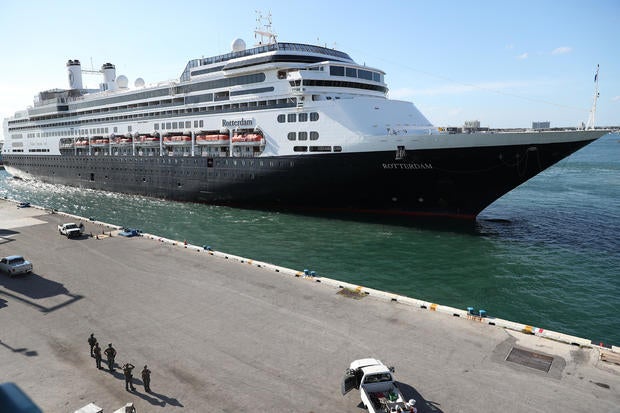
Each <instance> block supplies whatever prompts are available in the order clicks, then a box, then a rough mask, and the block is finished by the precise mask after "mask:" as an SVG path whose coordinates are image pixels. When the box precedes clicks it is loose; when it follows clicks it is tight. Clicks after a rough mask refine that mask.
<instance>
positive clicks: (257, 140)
mask: <svg viewBox="0 0 620 413" xmlns="http://www.w3.org/2000/svg"><path fill="white" fill-rule="evenodd" d="M232 142H233V143H245V144H250V145H257V144H261V143H262V142H263V135H260V134H258V133H244V134H243V135H241V134H240V135H234V136H233V137H232Z"/></svg>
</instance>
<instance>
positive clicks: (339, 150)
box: [334, 146, 342, 152]
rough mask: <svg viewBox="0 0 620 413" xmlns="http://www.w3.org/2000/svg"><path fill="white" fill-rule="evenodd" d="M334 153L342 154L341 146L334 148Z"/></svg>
mask: <svg viewBox="0 0 620 413" xmlns="http://www.w3.org/2000/svg"><path fill="white" fill-rule="evenodd" d="M334 152H342V146H334Z"/></svg>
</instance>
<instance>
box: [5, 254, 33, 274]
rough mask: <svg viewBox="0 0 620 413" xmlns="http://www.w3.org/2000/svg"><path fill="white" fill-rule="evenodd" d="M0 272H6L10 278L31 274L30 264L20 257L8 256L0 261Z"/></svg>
mask: <svg viewBox="0 0 620 413" xmlns="http://www.w3.org/2000/svg"><path fill="white" fill-rule="evenodd" d="M0 271H2V272H6V273H7V274H9V276H10V277H12V276H14V275H17V274H26V273H29V272H32V263H31V262H30V261H28V260H26V259H25V258H24V257H22V256H21V255H9V256H8V257H4V258H2V259H0Z"/></svg>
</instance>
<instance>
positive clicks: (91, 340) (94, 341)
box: [88, 333, 97, 357]
mask: <svg viewBox="0 0 620 413" xmlns="http://www.w3.org/2000/svg"><path fill="white" fill-rule="evenodd" d="M95 344H97V339H96V338H95V333H90V337H88V345H89V346H90V356H91V357H94V355H93V348H95Z"/></svg>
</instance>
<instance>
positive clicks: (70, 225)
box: [65, 224, 77, 229]
mask: <svg viewBox="0 0 620 413" xmlns="http://www.w3.org/2000/svg"><path fill="white" fill-rule="evenodd" d="M65 228H66V229H73V228H77V225H75V224H67V225H65Z"/></svg>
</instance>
